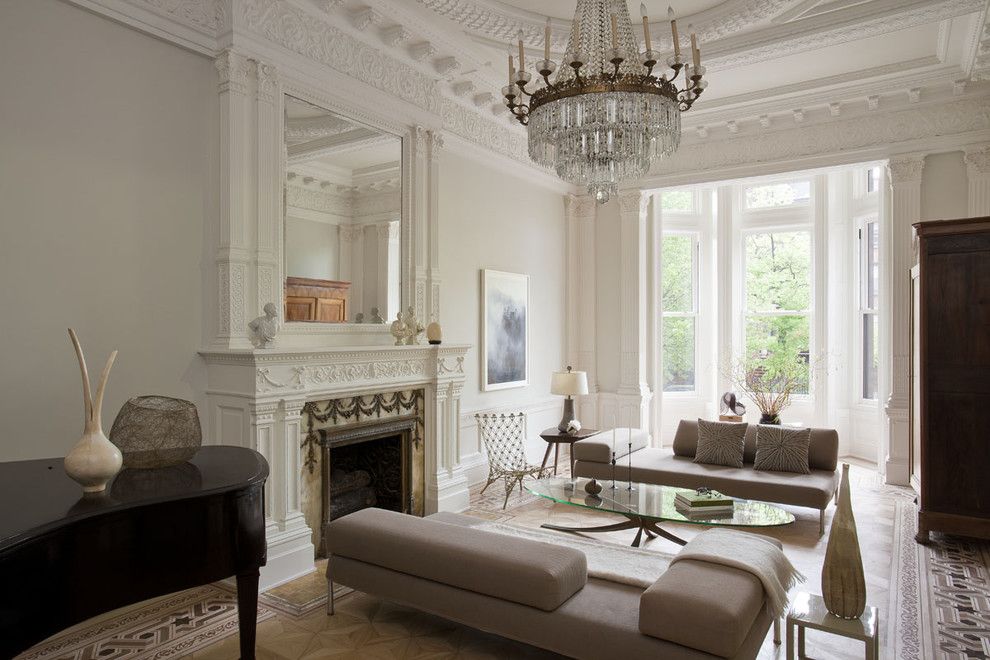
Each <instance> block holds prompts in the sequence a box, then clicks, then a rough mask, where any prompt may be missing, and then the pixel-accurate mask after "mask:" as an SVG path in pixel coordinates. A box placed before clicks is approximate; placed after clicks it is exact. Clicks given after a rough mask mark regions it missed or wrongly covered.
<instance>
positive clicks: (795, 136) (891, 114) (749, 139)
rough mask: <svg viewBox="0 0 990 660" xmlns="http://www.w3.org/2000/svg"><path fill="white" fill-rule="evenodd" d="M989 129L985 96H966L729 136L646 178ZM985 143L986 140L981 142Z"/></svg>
mask: <svg viewBox="0 0 990 660" xmlns="http://www.w3.org/2000/svg"><path fill="white" fill-rule="evenodd" d="M988 131H990V104H988V103H987V98H986V97H985V96H984V97H978V98H967V99H959V100H954V101H948V102H945V103H939V104H932V105H914V106H909V107H908V108H906V109H902V110H892V111H887V112H883V111H876V112H871V113H868V114H860V115H858V116H855V117H843V118H841V119H836V120H833V121H827V122H823V123H819V124H815V125H801V126H794V125H792V126H791V127H790V128H787V129H783V130H779V131H775V132H774V133H773V139H768V138H767V135H766V134H765V133H754V134H749V135H745V136H742V135H741V136H738V137H729V138H725V139H722V140H719V141H718V142H717V143H713V142H710V141H709V142H701V143H695V144H690V145H682V146H681V148H680V150H679V151H678V152H677V154H676V155H675V156H674V157H673V158H670V159H667V160H663V161H660V165H659V167H656V168H654V170H653V171H652V172H651V173H650V176H649V177H648V183H649V185H650V186H654V185H664V184H663V179H664V178H665V177H670V176H675V175H678V176H681V175H687V174H694V173H698V172H705V171H709V170H725V169H731V168H734V167H739V166H758V165H762V164H768V163H775V162H793V161H801V160H808V159H814V158H817V157H821V156H825V155H830V154H841V153H856V152H861V151H867V150H876V149H884V150H886V151H887V152H888V153H897V152H898V151H905V150H913V149H911V145H912V144H913V143H918V142H920V141H923V140H929V139H942V138H947V137H951V136H954V135H961V136H966V135H972V134H975V135H985V134H986V133H987V132H988ZM983 139H985V138H983Z"/></svg>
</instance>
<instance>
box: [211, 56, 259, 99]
mask: <svg viewBox="0 0 990 660" xmlns="http://www.w3.org/2000/svg"><path fill="white" fill-rule="evenodd" d="M213 66H214V68H216V70H217V74H218V75H219V76H220V91H222V92H224V91H228V90H233V91H238V92H242V93H243V92H244V91H245V90H246V88H247V82H248V79H249V78H250V76H251V64H250V62H248V59H247V58H246V57H244V56H243V55H241V54H240V53H236V52H234V51H232V50H230V49H229V48H228V49H226V50H223V51H221V52H220V54H219V55H217V56H216V57H215V58H214V59H213Z"/></svg>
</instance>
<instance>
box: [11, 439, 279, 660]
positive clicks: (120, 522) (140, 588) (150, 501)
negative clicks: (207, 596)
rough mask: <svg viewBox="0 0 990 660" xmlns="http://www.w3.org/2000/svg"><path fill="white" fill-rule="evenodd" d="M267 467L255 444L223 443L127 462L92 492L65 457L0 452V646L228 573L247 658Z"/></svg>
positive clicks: (16, 647) (21, 644)
mask: <svg viewBox="0 0 990 660" xmlns="http://www.w3.org/2000/svg"><path fill="white" fill-rule="evenodd" d="M267 478H268V463H267V462H266V461H265V459H264V458H263V457H262V456H261V454H259V453H257V452H255V451H252V450H250V449H244V448H241V447H226V446H209V447H201V448H200V449H199V450H198V451H197V452H196V454H195V455H194V456H193V457H192V458H190V459H189V460H188V461H186V462H184V463H180V464H178V465H174V466H171V467H167V468H159V469H153V470H133V469H125V470H123V471H122V472H121V473H120V474H118V475H117V476H116V477H115V478H114V481H113V482H112V483H111V485H110V486H108V487H107V490H106V491H105V492H104V493H100V494H97V495H95V496H90V495H85V496H84V495H83V492H82V488H81V487H80V486H79V485H78V484H77V483H76V482H74V481H72V480H71V479H70V478H69V477H68V476H67V475H66V474H65V470H64V469H63V466H62V459H61V458H57V459H42V460H33V461H16V462H10V463H0V658H10V657H12V656H14V655H16V654H17V653H20V652H21V651H24V650H25V649H27V648H29V647H30V646H32V645H33V644H35V643H37V642H39V641H41V640H43V639H45V638H47V637H49V636H51V635H53V634H54V633H57V632H59V631H60V630H62V629H64V628H67V627H69V626H72V625H74V624H76V623H79V622H80V621H83V620H85V619H88V618H90V617H92V616H95V615H97V614H100V613H103V612H107V611H109V610H112V609H115V608H118V607H122V606H124V605H129V604H131V603H136V602H139V601H142V600H146V599H148V598H152V597H154V596H160V595H163V594H168V593H171V592H174V591H181V590H183V589H189V588H191V587H195V586H199V585H202V584H207V583H210V582H215V581H217V580H221V579H224V578H228V577H236V578H237V605H238V623H239V626H240V644H241V657H242V658H254V646H255V622H256V619H257V611H258V571H259V569H260V568H261V567H262V566H264V565H265V561H266V544H265V515H264V509H265V507H264V484H265V480H266V479H267Z"/></svg>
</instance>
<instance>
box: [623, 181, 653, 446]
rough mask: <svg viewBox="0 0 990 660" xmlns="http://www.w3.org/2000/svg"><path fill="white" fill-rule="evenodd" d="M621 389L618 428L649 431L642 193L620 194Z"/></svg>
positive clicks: (645, 204) (644, 197)
mask: <svg viewBox="0 0 990 660" xmlns="http://www.w3.org/2000/svg"><path fill="white" fill-rule="evenodd" d="M618 201H619V219H620V225H619V242H620V248H619V249H620V254H619V258H620V264H621V266H620V273H619V296H620V298H619V310H620V316H621V319H620V335H619V350H620V353H619V388H618V392H617V394H618V408H619V411H618V413H619V414H618V415H617V420H616V423H617V425H618V426H628V427H630V428H638V429H646V430H649V429H650V428H651V424H650V401H651V400H652V399H653V392H652V391H651V390H650V386H649V382H648V377H647V365H646V360H647V355H648V347H647V345H646V344H647V338H648V332H647V322H646V315H647V311H648V309H649V306H648V305H647V300H646V295H647V291H648V281H647V269H648V267H649V266H648V264H647V254H648V253H647V248H648V240H647V223H648V220H649V216H648V211H649V202H650V196H649V195H647V194H644V193H642V192H640V191H638V190H632V191H623V192H620V193H619V199H618Z"/></svg>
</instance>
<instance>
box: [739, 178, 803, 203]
mask: <svg viewBox="0 0 990 660" xmlns="http://www.w3.org/2000/svg"><path fill="white" fill-rule="evenodd" d="M810 199H811V182H810V181H794V182H791V183H770V184H765V185H760V186H750V187H748V188H746V208H747V209H751V210H752V209H772V208H779V207H782V206H794V205H796V204H807V203H808V202H809V201H810Z"/></svg>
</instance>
